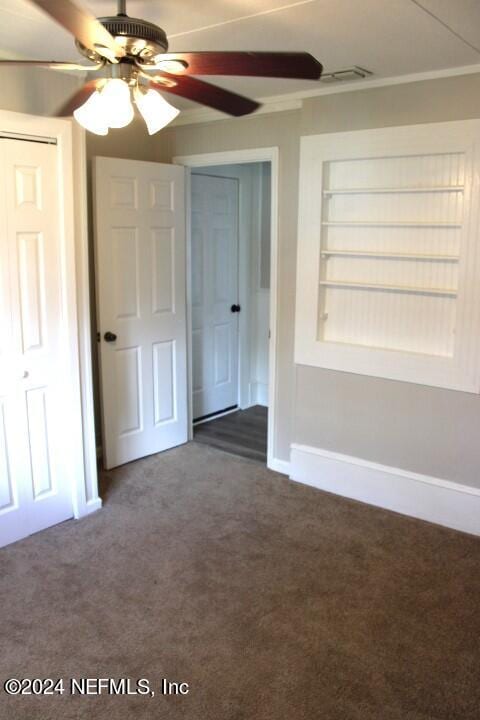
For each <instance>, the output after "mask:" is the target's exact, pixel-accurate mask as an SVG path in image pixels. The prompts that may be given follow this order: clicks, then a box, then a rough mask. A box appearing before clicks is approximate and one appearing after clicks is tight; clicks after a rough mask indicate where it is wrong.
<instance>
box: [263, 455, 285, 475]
mask: <svg viewBox="0 0 480 720" xmlns="http://www.w3.org/2000/svg"><path fill="white" fill-rule="evenodd" d="M267 467H268V468H269V469H270V470H274V471H275V472H278V473H281V474H282V475H290V463H289V462H288V460H280V459H279V458H270V459H269V460H268V462H267Z"/></svg>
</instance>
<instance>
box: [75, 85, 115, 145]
mask: <svg viewBox="0 0 480 720" xmlns="http://www.w3.org/2000/svg"><path fill="white" fill-rule="evenodd" d="M73 116H74V118H75V120H76V121H77V122H78V123H80V125H81V126H82V127H84V128H85V130H89V131H90V132H92V133H95V135H107V133H108V123H107V121H106V114H105V112H104V101H103V98H102V95H101V94H100V93H99V92H98V91H97V90H95V92H94V93H92V95H90V97H89V98H88V100H87V102H85V103H84V104H83V105H81V106H80V107H79V108H77V109H76V110H74V113H73Z"/></svg>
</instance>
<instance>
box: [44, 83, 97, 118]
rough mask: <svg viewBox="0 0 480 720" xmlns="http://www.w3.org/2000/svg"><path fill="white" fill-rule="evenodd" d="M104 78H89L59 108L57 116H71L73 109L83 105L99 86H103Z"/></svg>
mask: <svg viewBox="0 0 480 720" xmlns="http://www.w3.org/2000/svg"><path fill="white" fill-rule="evenodd" d="M103 82H104V80H102V79H101V78H95V79H94V80H89V81H88V82H87V83H85V85H83V87H81V88H80V89H79V90H77V92H76V93H74V94H73V95H72V96H71V97H70V98H69V99H68V100H67V102H66V103H65V105H63V106H62V107H61V108H60V110H57V112H56V113H55V116H56V117H70V116H71V115H73V111H74V110H76V109H77V108H79V107H80V105H83V103H85V102H87V100H88V98H89V97H90V95H93V93H94V92H95V90H97V89H98V88H99V87H101V86H102V84H103Z"/></svg>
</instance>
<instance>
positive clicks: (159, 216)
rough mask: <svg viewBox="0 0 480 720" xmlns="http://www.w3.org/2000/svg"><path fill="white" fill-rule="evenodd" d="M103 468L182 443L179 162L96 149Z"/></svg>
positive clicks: (182, 270) (182, 241) (182, 194)
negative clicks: (99, 152) (136, 158)
mask: <svg viewBox="0 0 480 720" xmlns="http://www.w3.org/2000/svg"><path fill="white" fill-rule="evenodd" d="M93 172H94V202H95V208H94V216H95V256H96V279H97V307H98V329H99V338H100V366H101V386H102V387H101V392H102V415H103V459H104V465H105V467H106V468H112V467H115V466H117V465H122V464H123V463H126V462H129V461H131V460H135V459H137V458H140V457H144V456H146V455H151V454H153V453H157V452H160V451H162V450H166V449H168V448H171V447H174V446H175V445H180V444H181V443H184V442H187V439H188V421H187V352H186V311H185V272H186V269H185V188H184V173H185V171H184V169H183V168H182V167H179V166H176V165H161V164H159V163H150V162H137V161H133V160H118V159H111V158H101V157H97V158H95V160H94V171H93Z"/></svg>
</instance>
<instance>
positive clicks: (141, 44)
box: [75, 15, 168, 63]
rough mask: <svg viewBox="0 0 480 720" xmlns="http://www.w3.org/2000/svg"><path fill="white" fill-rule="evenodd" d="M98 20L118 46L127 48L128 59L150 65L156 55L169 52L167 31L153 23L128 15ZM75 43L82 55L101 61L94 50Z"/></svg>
mask: <svg viewBox="0 0 480 720" xmlns="http://www.w3.org/2000/svg"><path fill="white" fill-rule="evenodd" d="M98 20H99V21H100V22H101V23H102V25H104V26H105V27H106V29H107V30H108V32H109V33H110V34H111V35H113V37H114V38H115V40H116V41H117V42H118V44H119V45H122V47H124V48H125V50H126V53H127V57H131V58H137V59H139V60H143V61H144V62H147V63H148V62H149V61H152V60H153V58H154V57H155V56H156V55H160V54H161V53H164V52H167V50H168V41H167V35H166V33H165V31H164V30H162V28H160V27H158V26H157V25H154V24H153V23H150V22H147V21H146V20H141V19H139V18H131V17H128V16H127V15H115V16H113V17H101V18H98ZM75 43H76V45H77V47H78V49H79V50H80V52H81V53H82V55H85V57H87V58H89V59H90V60H95V61H97V60H98V59H99V57H100V56H99V55H98V53H96V52H95V51H94V50H92V49H90V48H87V47H85V45H83V44H82V43H81V42H79V41H78V40H76V41H75Z"/></svg>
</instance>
